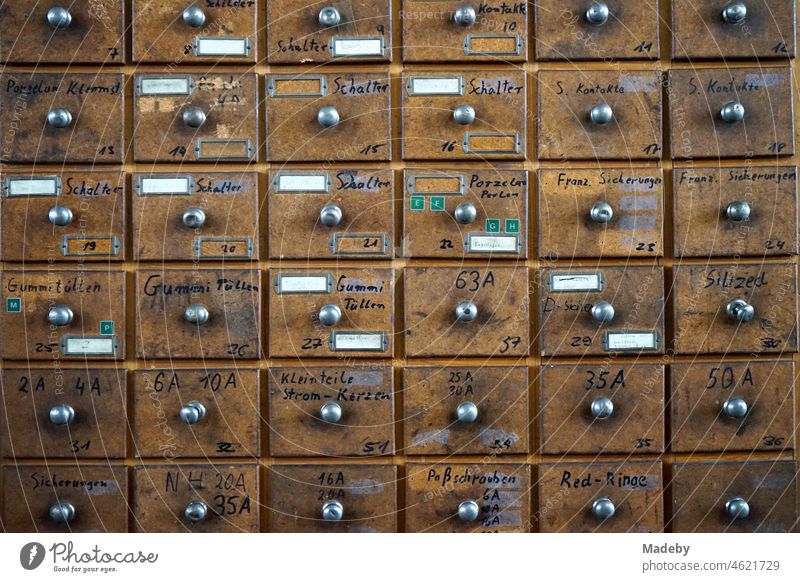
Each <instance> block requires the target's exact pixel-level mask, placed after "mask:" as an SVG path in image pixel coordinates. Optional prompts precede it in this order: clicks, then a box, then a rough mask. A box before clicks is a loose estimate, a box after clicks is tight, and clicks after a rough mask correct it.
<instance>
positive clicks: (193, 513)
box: [133, 464, 261, 533]
mask: <svg viewBox="0 0 800 582" xmlns="http://www.w3.org/2000/svg"><path fill="white" fill-rule="evenodd" d="M258 472H259V471H258V465H255V464H253V465H250V464H235V465H234V464H230V465H224V464H220V465H140V466H138V467H136V468H135V469H134V470H133V517H134V524H135V528H136V529H135V531H137V532H150V533H167V532H210V533H257V532H258V531H259V529H260V527H259V512H260V508H261V503H260V502H259V497H260V496H259V475H258Z"/></svg>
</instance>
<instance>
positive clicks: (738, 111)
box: [719, 101, 744, 123]
mask: <svg viewBox="0 0 800 582" xmlns="http://www.w3.org/2000/svg"><path fill="white" fill-rule="evenodd" d="M719 116H720V118H722V121H724V122H725V123H736V122H737V121H741V120H742V119H744V105H742V104H741V103H739V102H738V101H731V102H730V103H726V104H725V105H723V106H722V109H720V111H719Z"/></svg>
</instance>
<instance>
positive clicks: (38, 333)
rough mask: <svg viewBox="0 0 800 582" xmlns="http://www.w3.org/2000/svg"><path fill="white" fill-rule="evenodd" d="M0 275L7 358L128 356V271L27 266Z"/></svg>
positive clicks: (0, 327)
mask: <svg viewBox="0 0 800 582" xmlns="http://www.w3.org/2000/svg"><path fill="white" fill-rule="evenodd" d="M0 278H2V281H3V306H2V307H3V309H2V311H1V312H0V339H1V340H2V357H3V358H5V359H8V360H27V359H30V360H52V359H53V358H54V357H55V356H56V355H58V357H59V358H60V359H65V360H75V359H77V360H84V359H86V358H89V359H93V358H101V359H105V358H116V359H124V358H125V274H124V273H122V272H102V271H85V270H83V271H71V270H69V271H68V270H64V271H34V270H25V271H5V272H4V273H2V275H0ZM21 337H24V338H25V341H20V338H21Z"/></svg>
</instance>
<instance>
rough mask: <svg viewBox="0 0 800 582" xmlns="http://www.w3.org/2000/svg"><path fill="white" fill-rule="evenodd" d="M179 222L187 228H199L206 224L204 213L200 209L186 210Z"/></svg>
mask: <svg viewBox="0 0 800 582" xmlns="http://www.w3.org/2000/svg"><path fill="white" fill-rule="evenodd" d="M181 222H182V223H183V226H185V227H187V228H200V227H201V226H203V225H204V224H205V223H206V213H205V211H204V210H203V209H202V208H188V209H186V212H184V213H183V215H181Z"/></svg>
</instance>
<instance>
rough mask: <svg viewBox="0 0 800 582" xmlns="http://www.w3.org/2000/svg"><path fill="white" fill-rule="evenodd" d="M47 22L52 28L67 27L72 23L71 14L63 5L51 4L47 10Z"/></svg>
mask: <svg viewBox="0 0 800 582" xmlns="http://www.w3.org/2000/svg"><path fill="white" fill-rule="evenodd" d="M47 23H48V24H49V25H50V26H52V27H53V28H67V27H68V26H69V25H70V24H72V14H70V13H69V10H67V9H66V8H64V7H63V6H53V7H52V8H51V9H50V10H48V11H47Z"/></svg>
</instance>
